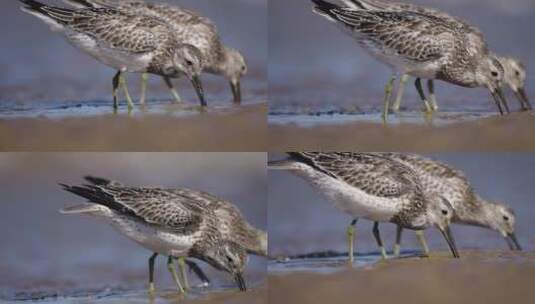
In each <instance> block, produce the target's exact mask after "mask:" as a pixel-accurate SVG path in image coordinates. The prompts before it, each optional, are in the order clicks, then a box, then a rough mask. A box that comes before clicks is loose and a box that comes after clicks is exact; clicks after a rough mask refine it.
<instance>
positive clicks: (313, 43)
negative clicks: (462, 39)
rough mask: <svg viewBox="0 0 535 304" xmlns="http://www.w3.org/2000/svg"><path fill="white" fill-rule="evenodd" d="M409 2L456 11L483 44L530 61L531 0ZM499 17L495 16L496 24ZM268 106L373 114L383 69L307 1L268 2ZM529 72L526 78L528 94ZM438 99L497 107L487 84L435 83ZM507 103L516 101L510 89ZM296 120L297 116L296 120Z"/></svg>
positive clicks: (410, 99)
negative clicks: (477, 30) (482, 36)
mask: <svg viewBox="0 0 535 304" xmlns="http://www.w3.org/2000/svg"><path fill="white" fill-rule="evenodd" d="M408 2H411V3H417V4H422V5H426V6H430V7H434V8H438V9H441V10H444V11H446V12H449V13H451V14H453V15H456V16H460V17H463V18H465V19H467V20H468V21H469V22H470V23H472V24H474V25H476V26H478V27H479V28H480V29H481V30H482V31H483V33H484V34H485V37H486V39H487V42H488V43H489V46H490V47H491V49H492V50H493V51H495V52H496V53H498V54H509V55H512V56H516V57H518V58H520V59H521V60H522V61H523V62H524V63H525V64H526V65H527V67H528V75H529V74H530V73H529V67H530V66H531V67H533V66H535V57H534V56H533V53H534V52H535V42H534V41H533V40H532V39H525V37H530V36H531V29H532V28H533V25H534V24H535V19H534V18H533V16H534V15H535V2H533V1H531V0H511V1H501V0H492V1H483V0H468V1H466V0H454V1H441V0H411V1H408ZM496 20H499V22H496ZM269 39H270V44H269V52H270V53H269V54H270V61H269V82H270V109H271V111H272V112H273V111H281V110H282V111H284V110H285V109H286V108H287V107H294V108H297V110H298V111H299V109H301V110H302V109H310V108H312V109H313V111H324V110H325V109H329V108H331V107H336V109H347V108H350V109H351V108H358V109H361V110H362V111H364V112H366V113H374V112H379V111H380V109H381V107H382V100H383V93H384V85H385V84H386V81H387V80H388V77H389V76H390V71H389V69H388V68H386V67H385V66H384V65H383V64H381V63H378V62H377V61H375V60H374V59H373V58H372V57H371V56H369V55H368V54H366V53H365V52H364V51H363V50H362V49H360V48H359V47H358V45H357V44H356V43H355V41H354V40H353V39H352V38H350V37H349V36H348V35H345V34H344V33H342V31H341V30H340V29H339V28H337V26H335V25H334V24H332V23H331V22H329V21H328V20H326V19H325V18H323V17H321V16H318V15H316V14H314V13H313V12H312V3H311V2H310V0H293V1H287V0H272V1H270V28H269ZM413 81H414V80H410V81H409V82H407V87H406V90H405V98H404V102H403V103H402V104H403V105H404V106H405V107H407V108H408V109H409V111H415V110H418V109H419V107H420V101H419V98H418V96H417V93H416V90H415V89H414V85H413ZM534 85H535V78H534V77H530V76H528V79H527V90H528V95H529V92H531V88H532V87H533V86H534ZM436 93H437V97H438V103H439V106H440V107H441V109H442V110H445V111H464V110H468V111H471V110H473V109H477V110H478V111H481V112H490V111H496V109H495V105H494V103H493V102H492V99H491V97H490V95H489V93H488V92H487V90H486V89H483V88H480V89H466V88H461V87H458V86H454V85H449V84H446V83H443V82H437V83H436ZM508 99H509V103H510V107H511V108H515V109H516V108H517V107H518V102H517V101H516V100H515V99H514V97H512V96H510V95H509V98H508ZM297 120H299V118H297Z"/></svg>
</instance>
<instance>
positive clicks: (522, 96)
mask: <svg viewBox="0 0 535 304" xmlns="http://www.w3.org/2000/svg"><path fill="white" fill-rule="evenodd" d="M514 92H515V95H516V98H517V99H518V100H519V101H520V102H521V103H522V109H523V110H533V107H532V106H531V103H530V101H529V98H528V95H527V94H526V89H525V88H523V87H521V88H518V89H516V90H514Z"/></svg>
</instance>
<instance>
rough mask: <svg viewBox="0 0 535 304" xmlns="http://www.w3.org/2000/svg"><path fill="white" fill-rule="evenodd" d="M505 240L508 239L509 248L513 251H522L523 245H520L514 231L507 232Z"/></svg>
mask: <svg viewBox="0 0 535 304" xmlns="http://www.w3.org/2000/svg"><path fill="white" fill-rule="evenodd" d="M505 240H506V241H507V245H509V249H511V250H513V251H522V246H520V243H519V242H518V239H517V238H516V235H515V233H514V232H512V233H507V234H506V236H505Z"/></svg>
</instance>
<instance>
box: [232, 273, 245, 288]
mask: <svg viewBox="0 0 535 304" xmlns="http://www.w3.org/2000/svg"><path fill="white" fill-rule="evenodd" d="M234 280H236V284H238V288H239V289H240V291H247V286H246V285H245V279H244V278H243V275H242V274H241V273H237V274H236V275H235V276H234Z"/></svg>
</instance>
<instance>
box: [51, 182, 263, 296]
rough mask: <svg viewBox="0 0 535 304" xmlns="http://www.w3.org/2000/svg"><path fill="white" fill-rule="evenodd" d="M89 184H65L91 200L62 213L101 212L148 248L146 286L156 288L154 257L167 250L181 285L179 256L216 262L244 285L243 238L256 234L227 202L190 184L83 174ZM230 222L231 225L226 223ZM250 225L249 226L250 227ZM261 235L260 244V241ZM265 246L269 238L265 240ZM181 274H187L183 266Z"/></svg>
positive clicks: (68, 208)
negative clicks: (159, 184) (156, 184)
mask: <svg viewBox="0 0 535 304" xmlns="http://www.w3.org/2000/svg"><path fill="white" fill-rule="evenodd" d="M85 179H86V181H88V182H89V184H85V185H81V186H69V185H65V184H60V185H61V186H62V187H63V189H64V190H66V191H68V192H71V193H74V194H76V195H79V196H81V197H84V198H86V199H87V200H89V203H84V204H81V205H76V206H72V207H66V208H64V209H62V210H60V212H61V213H64V214H87V215H91V216H95V217H98V218H102V219H104V220H106V221H107V222H108V223H110V224H111V225H112V226H113V227H115V228H116V229H117V230H118V231H119V232H121V233H122V234H124V235H125V236H127V237H128V238H130V239H131V240H133V241H135V242H136V243H138V244H140V245H141V246H143V247H145V248H147V249H149V250H151V251H152V252H153V254H152V256H151V257H150V258H149V291H150V292H153V291H154V261H155V259H156V257H157V256H158V255H159V254H162V255H166V256H168V261H167V265H168V269H169V271H170V272H171V274H172V276H173V280H174V281H175V283H176V285H177V288H178V289H179V291H180V292H183V291H184V288H183V287H182V284H181V283H180V279H179V277H178V275H177V273H176V271H175V265H174V259H175V258H178V259H179V262H180V261H182V262H180V264H181V269H182V270H183V269H184V263H183V261H184V258H186V257H191V258H196V259H199V260H202V261H204V262H206V263H208V264H209V265H211V266H213V267H214V268H216V269H218V270H221V271H225V272H228V273H230V274H231V275H232V276H233V277H234V279H235V281H236V283H237V284H238V287H239V288H240V290H242V291H245V290H246V284H245V280H244V278H243V272H244V270H245V267H246V265H247V262H248V256H247V251H248V250H249V249H248V248H245V247H243V246H242V244H244V243H245V241H244V240H249V237H251V236H254V237H256V238H257V239H255V240H253V241H251V243H254V242H256V241H258V240H259V239H260V240H261V238H258V236H257V235H256V233H257V231H258V230H256V229H252V228H253V227H252V226H251V225H250V224H248V223H247V222H246V220H245V219H244V218H243V217H242V216H241V214H240V213H239V211H238V210H237V209H236V208H235V207H234V206H233V205H232V204H230V203H228V202H226V201H223V200H220V199H217V198H215V197H213V196H209V195H205V194H201V195H200V194H199V193H201V192H198V191H193V190H189V189H164V188H149V187H129V186H125V185H123V184H121V183H118V182H111V181H108V180H106V179H103V178H95V177H91V176H87V177H85ZM229 223H232V224H234V225H235V226H234V227H232V229H230V227H229V226H228V224H229ZM250 228H251V230H249V229H250ZM262 245H263V244H261V241H260V245H259V246H262ZM266 246H267V243H266ZM182 277H183V279H185V274H184V271H182Z"/></svg>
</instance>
